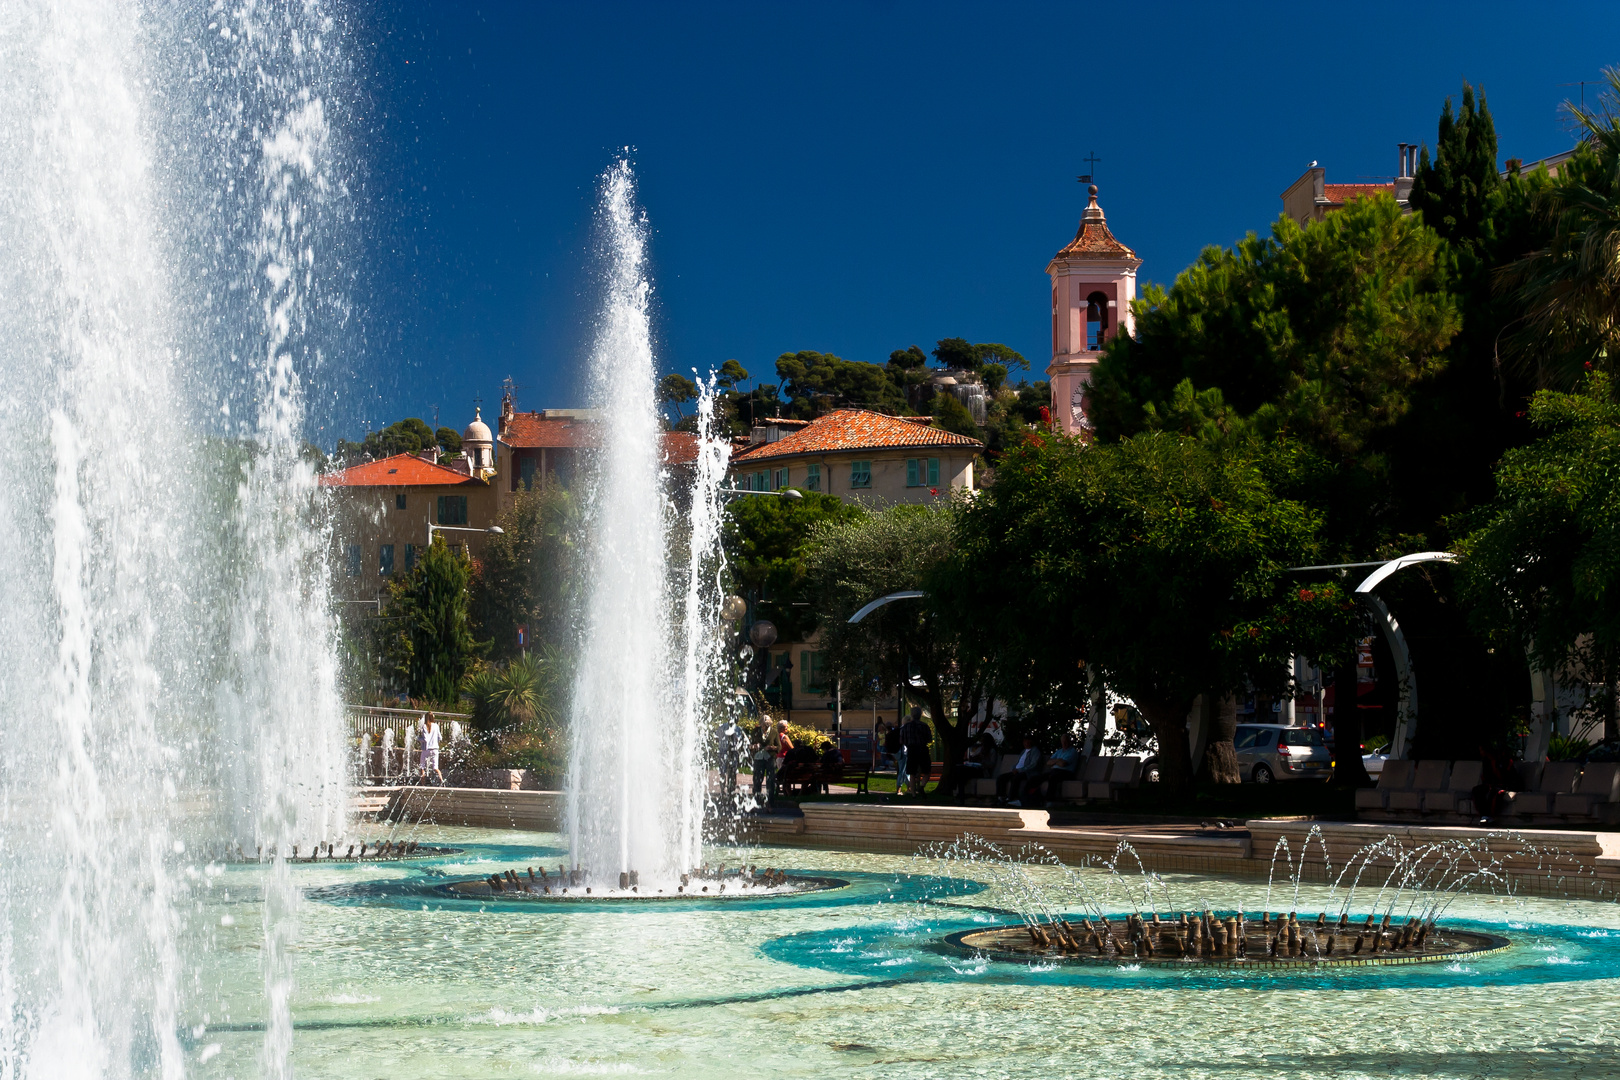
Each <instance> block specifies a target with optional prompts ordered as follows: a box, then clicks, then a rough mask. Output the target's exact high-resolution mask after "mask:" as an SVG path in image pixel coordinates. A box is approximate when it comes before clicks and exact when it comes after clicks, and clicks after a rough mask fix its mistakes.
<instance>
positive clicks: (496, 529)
mask: <svg viewBox="0 0 1620 1080" xmlns="http://www.w3.org/2000/svg"><path fill="white" fill-rule="evenodd" d="M435 532H475V533H493V534H494V535H496V536H502V535H504V534H505V533H506V530H505V529H503V528H501V527H500V526H499V525H491V526H490V527H489V528H487V529H473V528H469V527H467V526H466V525H435V524H433V522H431V521H430V522H428V547H432V546H433V534H434V533H435Z"/></svg>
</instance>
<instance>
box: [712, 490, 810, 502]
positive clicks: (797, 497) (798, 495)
mask: <svg viewBox="0 0 1620 1080" xmlns="http://www.w3.org/2000/svg"><path fill="white" fill-rule="evenodd" d="M720 494H722V495H729V496H731V497H733V498H741V497H742V496H744V495H772V496H775V497H776V498H779V499H789V500H792V501H793V502H799V501H801V500H803V498H804V492H802V491H799V490H798V489H797V488H783V489H782V490H781V491H749V490H748V489H746V488H721V489H720Z"/></svg>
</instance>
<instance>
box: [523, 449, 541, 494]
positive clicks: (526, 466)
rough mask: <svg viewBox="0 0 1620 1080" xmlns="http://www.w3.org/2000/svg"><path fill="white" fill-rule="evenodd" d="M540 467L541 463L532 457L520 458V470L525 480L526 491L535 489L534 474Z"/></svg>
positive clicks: (524, 488)
mask: <svg viewBox="0 0 1620 1080" xmlns="http://www.w3.org/2000/svg"><path fill="white" fill-rule="evenodd" d="M539 467H540V463H539V462H538V461H536V460H534V458H532V457H526V458H519V459H518V472H519V475H520V476H521V478H522V481H523V490H524V491H533V490H534V474H535V470H536V469H538V468H539Z"/></svg>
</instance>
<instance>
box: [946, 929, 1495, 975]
mask: <svg viewBox="0 0 1620 1080" xmlns="http://www.w3.org/2000/svg"><path fill="white" fill-rule="evenodd" d="M1350 937H1351V939H1352V940H1354V935H1350ZM1509 945H1511V942H1510V941H1509V940H1508V939H1507V938H1505V937H1500V936H1498V935H1496V934H1484V933H1479V932H1477V931H1474V930H1457V929H1450V928H1447V927H1444V926H1436V927H1435V928H1434V930H1433V931H1432V932H1430V934H1429V935H1428V936H1427V938H1426V939H1425V940H1424V942H1423V944H1422V945H1421V946H1417V947H1412V948H1407V949H1395V948H1386V949H1382V950H1380V951H1378V952H1373V951H1371V946H1370V945H1368V946H1367V947H1366V948H1364V949H1363V950H1362V951H1361V952H1358V953H1352V952H1350V951H1348V950H1347V949H1345V948H1343V947H1340V948H1338V949H1336V950H1335V952H1334V954H1333V955H1331V956H1323V955H1319V954H1316V953H1310V954H1304V955H1300V956H1268V955H1265V954H1264V953H1260V954H1253V955H1249V956H1245V957H1236V956H1215V957H1202V956H1191V957H1189V956H1165V955H1154V956H1143V955H1140V954H1135V955H1133V954H1131V953H1126V954H1123V955H1122V954H1120V953H1118V952H1114V951H1112V950H1110V951H1108V952H1105V953H1098V952H1096V951H1095V950H1094V948H1092V947H1088V948H1087V949H1085V950H1083V951H1081V952H1073V951H1068V952H1066V951H1064V950H1063V949H1062V948H1059V947H1058V946H1056V945H1039V944H1037V943H1036V942H1035V940H1034V938H1033V937H1031V935H1030V932H1029V929H1028V927H1026V926H1025V925H1024V924H1022V923H1019V924H1017V925H1013V926H993V927H989V928H986V929H980V930H964V931H962V932H960V933H956V934H951V935H950V936H948V937H946V938H945V939H944V947H945V948H946V949H947V950H949V951H952V952H955V953H957V954H958V955H961V956H964V957H981V956H982V957H988V958H989V959H992V960H1012V961H1020V962H1028V961H1032V960H1033V961H1039V962H1041V963H1048V964H1085V965H1105V966H1110V967H1112V966H1117V965H1118V964H1120V963H1121V962H1124V963H1130V964H1140V965H1143V966H1146V965H1149V964H1151V965H1154V966H1156V967H1180V968H1242V969H1245V970H1253V969H1261V968H1321V967H1372V966H1376V965H1389V964H1432V963H1436V962H1439V961H1453V960H1457V959H1459V958H1461V957H1465V956H1470V957H1473V956H1486V955H1489V954H1491V953H1495V952H1501V951H1502V950H1504V949H1506V948H1508V947H1509ZM1126 947H1127V948H1130V946H1129V945H1128V944H1127V946H1126Z"/></svg>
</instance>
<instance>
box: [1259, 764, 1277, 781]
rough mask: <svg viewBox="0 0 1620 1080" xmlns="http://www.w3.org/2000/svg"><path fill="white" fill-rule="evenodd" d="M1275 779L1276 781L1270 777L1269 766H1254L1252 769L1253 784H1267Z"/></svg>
mask: <svg viewBox="0 0 1620 1080" xmlns="http://www.w3.org/2000/svg"><path fill="white" fill-rule="evenodd" d="M1275 779H1276V777H1274V776H1272V775H1271V768H1270V767H1269V766H1267V765H1256V766H1255V767H1254V782H1255V783H1257V784H1269V783H1271V782H1272V781H1273V780H1275Z"/></svg>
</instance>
